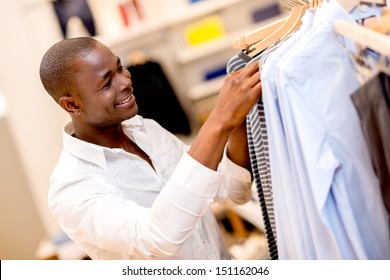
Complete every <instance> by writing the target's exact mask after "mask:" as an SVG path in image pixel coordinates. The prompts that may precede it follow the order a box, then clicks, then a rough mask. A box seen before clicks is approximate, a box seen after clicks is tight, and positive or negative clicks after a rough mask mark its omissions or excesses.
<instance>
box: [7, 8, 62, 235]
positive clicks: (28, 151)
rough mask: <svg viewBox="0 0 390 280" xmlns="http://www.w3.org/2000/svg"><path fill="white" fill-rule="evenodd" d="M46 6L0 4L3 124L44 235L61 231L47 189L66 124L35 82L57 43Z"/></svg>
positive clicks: (59, 111)
mask: <svg viewBox="0 0 390 280" xmlns="http://www.w3.org/2000/svg"><path fill="white" fill-rule="evenodd" d="M22 4H23V5H22ZM50 7H51V6H49V5H48V1H44V0H41V1H39V0H35V1H34V0H30V1H28V0H13V1H8V0H0V38H1V44H0V50H1V51H0V61H1V64H0V88H1V89H2V92H3V94H4V96H5V99H6V101H7V103H8V105H9V108H8V109H9V110H8V115H7V118H6V120H7V125H8V127H9V129H10V133H11V134H12V138H13V139H14V141H15V145H16V147H17V151H18V153H19V156H20V160H21V163H22V170H23V171H24V173H25V176H26V178H27V182H28V185H29V187H30V190H31V194H32V198H33V201H34V203H35V205H36V208H37V211H38V214H39V217H40V219H41V221H42V225H43V228H44V232H45V234H46V235H47V236H50V235H51V234H53V233H55V232H57V231H58V229H59V228H58V226H57V222H56V221H55V220H54V218H53V217H52V216H51V215H50V213H49V211H48V206H47V191H48V187H49V183H48V179H49V176H50V173H51V170H52V168H53V166H54V164H55V162H56V160H57V158H58V155H59V153H60V151H61V148H62V147H61V146H62V139H61V127H62V125H63V123H64V122H65V120H66V117H65V115H64V113H63V112H62V111H61V110H60V109H59V107H58V106H57V105H56V104H55V103H54V101H52V100H51V98H50V97H49V96H48V94H47V93H46V92H45V91H44V89H43V87H42V85H41V83H40V80H39V71H38V69H39V62H40V58H41V57H42V55H43V52H44V50H45V49H46V48H47V47H48V46H50V45H51V44H52V43H53V42H55V41H57V40H58V39H59V38H58V34H59V33H58V32H57V28H59V27H58V25H57V23H56V22H55V21H54V19H53V20H52V22H53V24H50V22H51V17H52V12H51V10H50ZM32 16H34V18H33V20H32V18H31V17H32ZM0 180H1V178H0ZM2 187H4V186H2ZM17 214H18V213H15V215H17Z"/></svg>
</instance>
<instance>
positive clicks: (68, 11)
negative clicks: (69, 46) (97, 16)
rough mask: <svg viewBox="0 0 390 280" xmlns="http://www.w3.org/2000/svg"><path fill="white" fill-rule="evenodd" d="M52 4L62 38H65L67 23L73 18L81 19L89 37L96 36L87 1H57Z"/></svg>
mask: <svg viewBox="0 0 390 280" xmlns="http://www.w3.org/2000/svg"><path fill="white" fill-rule="evenodd" d="M52 3H53V6H54V10H55V12H56V15H57V18H58V21H59V23H60V26H61V31H62V34H63V36H64V38H66V37H67V36H66V32H67V23H68V21H69V19H70V18H71V17H73V16H75V17H79V18H80V19H81V21H82V22H83V24H84V26H85V27H86V29H87V30H88V32H89V34H90V35H91V36H95V35H96V29H95V22H94V20H93V16H92V13H91V10H90V9H89V6H88V2H87V0H57V1H52Z"/></svg>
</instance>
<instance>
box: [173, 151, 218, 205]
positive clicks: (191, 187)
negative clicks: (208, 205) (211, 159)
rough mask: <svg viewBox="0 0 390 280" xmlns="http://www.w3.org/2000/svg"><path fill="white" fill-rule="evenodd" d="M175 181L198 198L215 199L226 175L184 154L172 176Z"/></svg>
mask: <svg viewBox="0 0 390 280" xmlns="http://www.w3.org/2000/svg"><path fill="white" fill-rule="evenodd" d="M172 178H174V181H175V182H176V183H178V184H179V185H180V186H181V187H183V188H185V189H186V190H188V191H189V192H191V193H193V194H194V195H196V196H198V197H203V198H209V199H214V197H215V195H216V194H217V192H218V189H219V187H220V186H221V184H222V182H223V179H224V175H223V174H221V173H219V172H217V171H214V170H212V169H210V168H207V167H206V166H204V165H202V164H201V163H200V162H198V161H196V160H195V159H194V158H193V157H191V156H190V155H189V154H188V153H184V154H183V156H182V158H181V159H180V162H179V164H178V165H177V167H176V169H175V171H174V172H173V174H172Z"/></svg>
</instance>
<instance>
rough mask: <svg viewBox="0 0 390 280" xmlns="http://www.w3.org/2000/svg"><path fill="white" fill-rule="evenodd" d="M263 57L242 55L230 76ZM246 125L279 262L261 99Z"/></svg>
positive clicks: (234, 60) (272, 256) (270, 246)
mask: <svg viewBox="0 0 390 280" xmlns="http://www.w3.org/2000/svg"><path fill="white" fill-rule="evenodd" d="M260 57H261V54H260V55H259V56H258V57H256V58H254V59H252V58H251V57H250V56H248V55H246V54H244V53H243V52H239V53H238V54H237V55H236V56H234V57H232V58H231V59H230V60H229V62H228V65H227V72H228V73H231V72H234V71H236V70H238V69H241V68H243V67H245V66H246V65H247V64H248V62H254V61H257V60H259V59H260ZM246 121H247V136H248V147H249V156H250V161H251V169H252V174H253V177H254V180H255V184H256V190H257V195H258V199H259V202H260V209H261V213H262V217H263V223H264V228H265V234H266V238H267V244H268V252H269V255H270V259H271V260H277V259H278V248H277V242H276V228H275V218H274V211H273V198H272V187H271V177H270V176H271V174H270V167H269V159H268V157H269V156H268V139H267V129H266V126H265V118H264V109H263V102H262V100H261V98H260V99H259V100H258V101H257V103H256V105H255V106H253V108H252V109H251V111H250V112H249V114H248V116H247V119H246Z"/></svg>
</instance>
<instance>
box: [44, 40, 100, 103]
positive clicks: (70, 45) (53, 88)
mask: <svg viewBox="0 0 390 280" xmlns="http://www.w3.org/2000/svg"><path fill="white" fill-rule="evenodd" d="M97 43H98V41H97V40H95V39H93V38H91V37H77V38H71V39H65V40H62V41H59V42H57V43H56V44H54V45H53V46H52V47H50V48H49V49H48V50H47V51H46V53H45V54H44V56H43V58H42V61H41V65H40V69H39V75H40V78H41V81H42V84H43V86H44V88H45V90H46V91H47V92H48V93H49V94H50V96H51V97H52V98H53V99H54V100H55V101H56V102H57V103H59V100H60V98H61V97H62V96H65V95H67V94H70V93H71V92H72V90H73V89H74V86H75V85H76V84H75V79H74V70H75V69H74V66H73V63H74V61H75V60H76V59H79V58H83V57H85V56H86V55H87V54H88V53H89V52H90V51H91V50H93V49H94V48H95V46H96V44H97Z"/></svg>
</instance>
